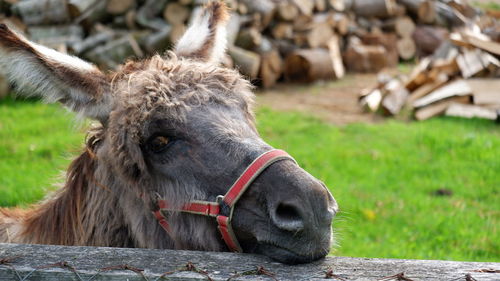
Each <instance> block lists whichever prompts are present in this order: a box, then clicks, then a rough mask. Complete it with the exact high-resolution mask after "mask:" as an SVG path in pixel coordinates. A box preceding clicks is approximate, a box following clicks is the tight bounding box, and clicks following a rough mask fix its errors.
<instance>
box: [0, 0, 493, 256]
mask: <svg viewBox="0 0 500 281" xmlns="http://www.w3.org/2000/svg"><path fill="white" fill-rule="evenodd" d="M225 2H226V3H227V4H228V6H229V7H230V8H231V9H232V15H231V19H230V23H229V27H228V31H229V36H228V41H229V48H228V55H227V56H226V58H225V60H224V66H225V67H236V68H237V69H239V71H240V72H241V73H242V74H243V75H244V76H246V77H247V78H248V79H250V80H251V81H252V83H253V84H254V85H256V87H257V110H256V114H257V120H258V123H257V124H258V127H259V130H260V132H261V134H262V136H263V138H264V139H265V140H266V141H268V142H269V143H270V144H272V145H273V146H275V147H279V148H283V149H285V150H287V151H288V152H289V153H291V154H292V155H293V156H294V157H295V158H296V159H297V160H298V162H299V163H300V165H301V166H303V167H304V168H305V169H306V170H308V171H309V172H310V173H311V174H313V175H314V176H316V177H318V178H320V179H322V180H323V181H324V182H325V183H326V184H327V185H328V187H329V188H330V190H331V191H332V193H333V194H334V196H335V198H336V199H337V201H338V202H339V205H340V208H341V212H340V214H339V215H338V217H337V219H336V220H335V222H334V225H333V226H334V230H335V232H336V238H337V246H335V247H334V248H332V251H331V254H332V255H342V256H355V257H378V258H407V259H450V260H469V261H496V262H498V261H500V232H499V226H500V194H499V191H500V127H499V125H498V121H499V114H500V111H499V110H500V79H499V78H500V62H499V59H500V3H499V2H498V1H487V0H481V1H465V0H462V1H461V0H282V1H272V0H228V1H225ZM203 3H204V1H198V0H176V1H173V0H172V1H167V0H107V1H106V0H0V22H2V23H5V24H7V25H9V26H10V27H12V28H14V29H15V30H16V31H17V32H19V33H22V34H24V35H25V36H26V37H28V38H30V39H31V40H33V41H36V42H38V43H40V44H43V45H46V46H49V47H51V48H54V49H57V50H59V51H61V52H67V53H70V54H74V55H77V56H79V57H82V58H84V59H86V60H89V61H91V62H93V63H95V64H97V65H98V66H99V67H101V68H102V69H107V70H113V69H116V68H117V67H119V65H120V64H121V63H123V62H124V61H125V60H127V59H140V58H144V57H148V56H150V55H152V54H155V53H163V52H165V51H166V50H168V49H169V48H171V46H172V45H173V44H174V43H175V42H176V40H177V39H178V38H179V36H180V35H182V33H183V32H184V31H185V29H186V26H187V25H188V24H189V21H190V19H191V18H192V17H193V16H194V15H196V14H197V13H198V12H199V11H200V7H201V5H202V4H203ZM0 73H1V70H0ZM73 117H74V116H73V115H72V114H71V113H68V112H67V111H65V110H64V109H62V108H60V107H59V106H58V105H46V104H42V103H41V102H40V101H38V100H22V99H19V98H14V95H13V94H12V89H11V86H10V85H9V83H8V82H7V81H6V80H5V78H3V76H2V75H1V74H0V207H10V206H21V207H25V206H28V205H29V204H32V203H35V202H36V201H38V200H40V199H42V198H43V197H44V195H45V194H47V193H48V192H50V191H52V190H54V189H56V188H57V186H55V185H54V184H53V183H54V182H57V181H58V180H59V181H60V175H61V174H62V171H64V170H65V169H66V167H67V165H68V164H69V162H70V160H71V158H72V157H73V156H75V155H76V154H77V153H79V151H81V149H82V147H83V143H84V138H85V131H86V128H87V127H88V125H89V123H88V122H87V121H83V122H81V123H75V120H74V118H73Z"/></svg>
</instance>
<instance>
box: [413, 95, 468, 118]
mask: <svg viewBox="0 0 500 281" xmlns="http://www.w3.org/2000/svg"><path fill="white" fill-rule="evenodd" d="M469 100H470V97H468V96H464V97H451V98H447V99H445V100H441V101H439V102H437V103H434V104H431V105H429V106H426V107H424V108H421V109H419V110H417V111H415V119H417V120H419V121H422V120H427V119H429V118H431V117H434V116H438V115H441V114H443V113H444V112H445V111H446V109H447V108H448V107H449V106H450V105H451V104H456V103H463V104H466V103H468V102H469Z"/></svg>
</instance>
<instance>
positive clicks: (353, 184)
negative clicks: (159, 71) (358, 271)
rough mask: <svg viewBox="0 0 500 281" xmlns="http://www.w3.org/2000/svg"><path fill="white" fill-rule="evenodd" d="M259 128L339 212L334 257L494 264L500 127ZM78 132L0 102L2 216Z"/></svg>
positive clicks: (275, 118)
mask: <svg viewBox="0 0 500 281" xmlns="http://www.w3.org/2000/svg"><path fill="white" fill-rule="evenodd" d="M291 124H293V125H291ZM258 126H259V128H260V131H261V133H262V136H263V138H264V139H266V140H267V141H268V142H270V143H271V144H273V145H275V146H276V147H280V148H283V149H286V150H287V151H289V152H290V153H291V154H292V155H293V156H294V157H295V158H296V159H297V160H298V162H299V163H300V164H301V165H302V166H303V167H304V168H306V169H307V170H308V171H310V172H311V173H312V174H313V175H315V176H316V177H318V178H321V179H322V180H324V181H325V183H326V184H327V185H328V186H329V188H330V189H331V190H332V192H333V194H334V196H335V197H336V199H337V201H338V202H339V204H340V207H341V213H340V214H339V216H338V218H337V219H336V221H335V223H334V227H335V231H336V233H337V238H338V244H339V246H338V247H336V248H335V249H332V254H334V255H344V256H359V257H385V258H416V259H453V260H470V261H497V262H498V261H500V233H499V229H498V228H499V225H500V194H499V191H500V176H499V172H500V127H499V126H498V125H495V124H494V123H492V122H488V121H480V120H461V119H450V118H446V119H433V120H430V121H426V122H419V123H416V122H415V123H403V122H398V121H388V122H385V123H382V124H353V125H348V126H345V127H334V126H331V125H328V124H325V123H322V122H321V121H319V120H317V119H314V118H311V117H307V116H304V115H300V114H297V113H277V112H274V111H272V110H269V109H261V110H259V113H258ZM78 127H79V126H75V125H74V123H73V122H72V115H70V114H68V113H66V112H65V111H64V110H62V109H60V108H59V107H57V106H52V105H42V104H39V103H37V102H33V101H22V102H20V101H16V102H14V101H12V100H4V101H0V159H1V160H0V175H1V176H0V205H1V206H13V205H16V204H19V205H24V204H29V203H31V202H34V201H36V200H38V199H40V198H42V197H43V194H44V193H45V192H46V191H47V190H46V189H45V188H47V187H50V183H51V182H53V181H54V179H55V178H57V176H58V175H60V173H61V172H60V171H61V170H63V169H64V168H65V167H66V165H67V164H68V162H69V160H68V159H69V156H70V155H71V154H72V153H70V152H73V154H74V153H75V152H76V151H78V150H79V148H80V147H81V145H82V144H83V139H84V133H83V130H82V129H78ZM438 190H441V191H444V192H441V193H445V194H450V193H451V195H444V196H443V195H439V194H438Z"/></svg>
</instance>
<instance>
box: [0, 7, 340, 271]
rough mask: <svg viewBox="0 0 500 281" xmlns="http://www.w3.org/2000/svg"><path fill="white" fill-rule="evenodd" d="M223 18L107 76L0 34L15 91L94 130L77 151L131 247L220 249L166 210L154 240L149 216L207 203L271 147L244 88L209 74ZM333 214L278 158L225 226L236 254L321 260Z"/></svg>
mask: <svg viewBox="0 0 500 281" xmlns="http://www.w3.org/2000/svg"><path fill="white" fill-rule="evenodd" d="M227 17H228V14H227V10H226V7H225V6H224V5H223V4H221V3H218V2H212V3H210V4H208V5H207V7H206V8H205V10H204V11H203V12H202V13H201V14H200V16H199V17H198V18H197V20H195V21H194V22H193V24H192V25H191V26H190V28H189V29H188V30H187V31H186V33H185V34H184V36H183V37H182V38H181V39H180V41H179V42H178V43H177V46H176V48H175V51H174V52H169V53H167V54H166V55H165V56H154V57H152V58H150V59H147V60H143V61H138V62H128V63H126V64H125V65H123V66H122V67H121V69H120V70H119V71H118V72H116V73H112V74H110V75H105V74H103V73H102V72H100V71H99V70H98V69H97V68H96V67H94V66H93V65H91V64H89V63H87V62H84V61H82V60H80V59H78V58H75V57H71V56H68V55H64V54H61V53H58V52H56V51H54V50H51V49H47V48H45V47H43V46H40V45H37V44H35V43H32V42H29V41H27V40H26V39H24V38H23V37H21V36H19V35H17V34H15V33H14V32H12V31H11V30H10V29H8V28H7V27H6V26H5V25H0V63H1V65H2V66H3V67H4V68H5V69H6V70H7V72H8V76H9V77H10V79H11V81H12V82H13V83H14V84H15V85H16V86H17V88H18V89H19V90H22V91H23V92H25V93H28V94H31V95H38V96H41V97H42V98H44V99H45V100H46V101H48V102H60V103H61V104H63V105H64V106H66V107H67V108H69V109H70V110H72V111H74V112H76V113H77V114H79V115H81V116H84V117H88V118H91V119H94V120H97V121H98V122H99V123H100V126H99V128H98V129H97V133H95V137H94V141H93V143H92V144H90V145H89V147H90V149H91V150H92V153H93V154H94V155H95V157H96V159H97V160H96V161H97V168H96V171H95V179H94V180H93V181H92V182H98V183H99V186H106V187H107V189H108V190H111V191H112V192H113V194H114V196H115V197H116V198H118V199H117V200H116V202H117V203H116V206H113V208H114V209H116V210H117V211H120V212H122V213H123V217H124V219H123V224H124V226H123V227H124V228H126V229H127V230H128V232H129V233H130V237H131V238H130V239H131V240H133V241H134V242H133V245H134V246H136V247H150V248H152V247H156V248H176V249H195V250H208V251H224V250H227V248H226V245H225V244H224V242H223V240H222V239H221V237H220V234H219V233H218V232H217V225H216V222H215V221H213V220H211V219H210V218H207V217H203V216H197V215H193V214H189V213H180V212H169V213H168V214H164V215H165V216H167V220H168V222H169V224H170V230H169V233H165V232H164V231H163V229H161V227H160V226H159V225H158V223H157V222H156V220H155V218H154V217H153V215H152V211H154V210H155V209H157V208H158V207H157V202H158V200H159V199H163V200H166V201H168V202H169V203H170V204H171V205H172V206H174V207H180V206H182V205H183V204H185V203H186V202H189V201H191V200H210V201H215V198H216V197H217V196H218V195H222V194H225V193H226V192H227V191H228V189H229V187H230V186H231V185H232V184H233V182H234V181H235V180H236V179H237V178H238V177H239V175H240V174H241V173H242V172H243V170H244V169H245V168H246V167H247V166H248V165H249V164H250V163H251V162H252V161H253V160H254V159H255V158H257V157H258V156H259V155H261V154H262V153H263V152H266V151H269V150H271V149H272V147H271V146H269V145H268V144H266V143H265V142H264V141H263V140H262V139H261V138H260V137H259V134H258V133H257V130H256V128H255V125H254V119H253V114H252V101H253V94H252V93H251V86H250V84H249V83H248V82H247V81H246V80H244V79H243V78H242V77H241V76H240V75H239V74H238V73H237V71H235V70H231V69H226V68H222V67H219V66H218V63H219V60H220V59H221V57H222V56H223V55H224V51H225V43H226V42H225V36H226V34H225V24H226V21H227ZM91 192H92V191H91ZM336 211H337V204H336V202H335V200H334V198H333V197H332V196H331V195H330V193H329V192H328V191H327V189H326V188H325V186H324V185H323V184H322V183H321V182H320V181H319V180H317V179H315V178H314V177H312V176H311V175H310V174H308V173H307V172H306V171H304V170H303V169H301V168H300V167H299V166H297V164H295V163H294V162H293V161H291V160H282V161H279V162H276V163H274V164H272V165H271V166H269V167H268V168H267V169H266V170H264V171H263V172H262V173H261V174H260V175H259V176H258V177H257V178H256V179H255V181H254V182H253V183H252V184H251V186H250V188H249V189H248V190H247V191H246V192H245V193H244V194H243V195H242V197H241V199H240V200H239V201H238V203H237V206H236V208H235V209H234V213H233V222H232V224H233V229H234V234H235V236H236V237H237V239H238V241H239V242H240V244H241V248H242V249H243V251H244V252H250V253H261V254H265V255H267V256H270V257H272V258H275V259H277V260H279V261H282V262H287V263H299V262H308V261H312V260H315V259H318V258H321V257H323V256H325V255H326V254H327V253H328V251H329V248H330V242H331V221H332V218H333V216H334V215H335V213H336ZM97 223H99V222H97ZM101 223H102V222H101ZM110 246H112V245H110Z"/></svg>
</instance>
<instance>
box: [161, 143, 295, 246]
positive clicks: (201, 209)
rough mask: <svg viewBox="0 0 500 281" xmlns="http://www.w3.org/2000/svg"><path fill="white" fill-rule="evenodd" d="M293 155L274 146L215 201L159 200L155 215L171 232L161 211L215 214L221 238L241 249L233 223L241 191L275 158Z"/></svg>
mask: <svg viewBox="0 0 500 281" xmlns="http://www.w3.org/2000/svg"><path fill="white" fill-rule="evenodd" d="M284 159H290V160H292V161H294V162H295V160H294V159H293V158H292V157H291V156H290V155H288V153H286V152H285V151H283V150H279V149H273V150H270V151H268V152H265V153H263V154H261V155H260V156H259V157H257V159H255V160H254V161H253V162H252V163H251V164H250V165H249V166H248V167H247V168H246V169H245V171H244V172H243V173H242V174H241V175H240V177H239V178H238V179H237V180H236V181H235V182H234V184H233V185H232V186H231V188H229V190H228V192H227V193H226V194H225V195H224V196H222V195H219V196H217V200H216V201H215V202H211V201H198V200H194V201H190V202H189V203H187V204H185V205H184V206H182V207H181V208H179V209H172V208H169V206H168V202H167V201H166V200H158V210H157V211H155V212H154V215H155V217H156V219H157V220H158V222H159V223H160V225H161V226H162V227H163V229H165V231H167V232H168V233H170V227H169V225H168V222H167V220H166V218H165V216H164V215H163V213H162V211H178V212H185V213H191V214H197V215H203V216H209V217H214V218H215V219H216V220H217V224H218V229H219V231H220V233H221V234H222V239H223V240H224V242H225V243H226V245H227V246H228V248H229V249H230V250H231V251H233V252H242V249H241V246H240V244H239V243H238V240H237V239H236V236H235V235H234V231H233V228H232V226H231V220H232V218H233V211H234V207H235V205H236V203H237V202H238V200H239V199H240V197H241V195H243V193H244V192H245V191H246V190H247V188H248V187H249V186H250V185H251V184H252V182H253V181H254V180H255V179H256V178H257V177H258V176H259V175H260V174H261V173H262V172H263V171H264V170H265V169H266V168H267V167H269V166H270V165H271V164H273V163H274V162H277V161H280V160H284Z"/></svg>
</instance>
